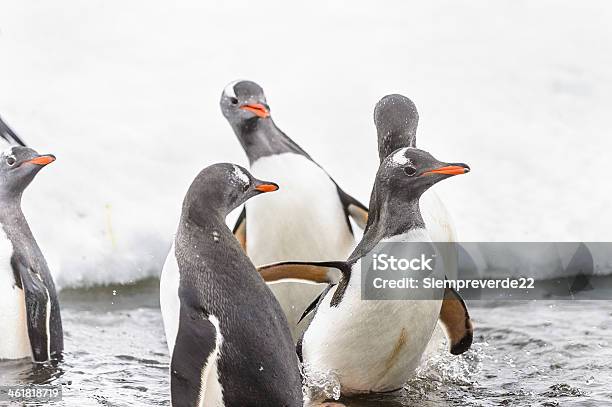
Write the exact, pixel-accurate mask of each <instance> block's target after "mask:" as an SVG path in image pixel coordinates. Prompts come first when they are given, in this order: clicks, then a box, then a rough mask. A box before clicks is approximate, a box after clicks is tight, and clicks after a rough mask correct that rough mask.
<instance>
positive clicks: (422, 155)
mask: <svg viewBox="0 0 612 407" xmlns="http://www.w3.org/2000/svg"><path fill="white" fill-rule="evenodd" d="M468 171H469V167H468V166H467V165H465V164H449V163H443V162H440V161H438V160H436V159H435V158H434V157H432V156H431V155H430V154H429V153H427V152H425V151H422V150H418V149H416V148H411V147H404V148H400V149H398V150H397V151H395V152H393V153H392V154H390V155H389V156H388V157H387V158H385V159H384V160H383V162H382V163H381V165H380V167H379V170H378V173H377V175H376V180H375V183H374V187H373V190H372V195H371V199H370V216H369V218H368V225H367V227H366V231H365V233H364V236H363V239H362V240H361V242H360V243H359V245H358V246H357V247H356V248H355V250H354V251H353V253H352V254H351V255H350V256H349V258H348V260H347V261H340V262H338V261H336V262H319V263H316V262H314V263H308V265H309V266H310V268H311V271H310V273H311V274H315V273H316V274H318V275H320V276H323V275H325V274H327V273H329V270H330V269H336V270H339V271H340V272H341V273H342V278H341V280H340V282H339V283H338V284H336V285H330V286H329V288H328V289H327V290H326V291H325V292H324V293H323V294H322V295H321V298H320V299H319V301H318V302H317V304H316V306H315V307H313V308H312V313H314V317H313V318H312V320H311V322H310V324H309V326H308V327H307V328H306V331H305V332H304V334H303V337H302V339H301V341H300V342H299V343H298V354H300V355H301V357H302V360H303V362H304V364H305V366H308V367H309V369H310V370H311V371H313V372H332V373H333V374H335V375H336V376H337V379H338V380H339V382H340V386H341V392H342V393H343V394H345V395H350V394H355V393H364V392H386V391H393V390H397V389H400V388H401V387H402V386H403V385H404V383H405V382H406V381H407V380H408V379H409V378H410V377H411V375H413V373H414V370H415V368H416V367H417V366H418V363H419V361H420V358H421V356H422V353H423V352H424V350H425V349H426V346H427V343H428V342H429V340H430V337H431V334H432V332H433V330H434V328H435V325H436V321H437V319H438V315H439V312H440V309H441V305H442V295H439V296H438V297H435V296H432V297H427V298H430V299H428V300H384V299H382V300H381V299H375V300H367V301H365V300H362V277H361V270H362V269H361V264H362V259H365V258H366V256H369V255H370V253H371V251H372V249H374V248H375V247H376V246H377V245H379V244H380V243H381V242H383V243H384V242H425V244H426V245H427V247H428V248H429V249H428V250H431V251H435V246H434V245H433V244H432V243H431V238H430V236H429V234H428V232H427V230H426V229H425V223H424V221H423V218H422V217H421V215H420V211H419V198H420V196H421V194H422V193H423V192H425V191H426V190H427V189H428V188H429V187H431V186H432V185H434V184H435V183H437V182H439V181H441V180H443V179H446V178H448V177H451V176H453V175H457V174H463V173H466V172H468ZM293 268H296V269H297V271H295V270H292V269H293ZM316 269H320V270H319V271H315V270H316ZM303 270H304V267H303V264H297V265H296V263H294V262H286V263H280V264H277V265H270V266H264V267H263V268H262V269H261V270H260V272H261V273H262V274H267V275H268V277H269V278H270V279H273V278H274V277H275V275H276V274H277V275H278V276H279V277H280V278H286V277H287V276H289V277H290V278H302V276H301V275H300V274H302V273H303ZM306 278H308V276H306ZM421 290H424V288H421ZM454 301H455V303H456V305H457V307H456V309H455V310H454V311H455V315H454V317H455V318H456V319H457V322H456V324H457V325H458V329H463V331H464V332H465V331H466V327H469V331H470V332H469V338H470V339H469V341H470V342H471V321H470V319H469V315H468V313H467V309H466V308H465V305H464V304H463V302H462V301H461V300H460V299H459V298H457V299H454ZM466 345H467V346H468V347H469V344H468V343H466V342H465V341H464V342H461V341H459V342H457V343H454V344H453V348H455V349H453V353H461V352H462V351H463V349H462V348H463V347H465V346H466Z"/></svg>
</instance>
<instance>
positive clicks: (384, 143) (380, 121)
mask: <svg viewBox="0 0 612 407" xmlns="http://www.w3.org/2000/svg"><path fill="white" fill-rule="evenodd" d="M374 124H375V125H376V132H377V134H378V157H379V159H380V162H382V161H383V160H384V159H385V158H386V157H387V156H389V154H391V153H392V152H393V151H395V150H397V149H398V148H401V147H416V130H417V126H418V124H419V113H418V111H417V108H416V106H415V104H414V103H413V102H412V100H410V99H408V98H407V97H405V96H402V95H398V94H393V95H387V96H385V97H383V98H382V99H380V101H378V103H377V104H376V107H375V108H374ZM420 209H421V215H422V216H423V220H424V221H425V225H426V227H427V232H428V233H429V236H431V239H432V240H433V241H434V242H456V241H457V234H456V232H455V227H454V225H453V221H452V218H451V216H450V214H449V213H448V211H447V210H446V207H445V206H444V204H443V203H442V201H441V200H440V198H439V197H438V195H437V194H436V192H435V191H433V190H428V191H426V192H425V193H424V194H423V196H422V197H421V201H420ZM438 249H439V250H440V255H441V256H443V257H444V263H445V266H446V269H447V275H448V277H452V278H456V277H457V275H456V272H457V251H456V250H454V245H451V244H448V245H440V246H439V247H438Z"/></svg>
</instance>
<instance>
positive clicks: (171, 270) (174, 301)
mask: <svg viewBox="0 0 612 407" xmlns="http://www.w3.org/2000/svg"><path fill="white" fill-rule="evenodd" d="M179 283H180V273H179V267H178V263H177V262H176V256H175V254H174V243H173V244H172V247H171V248H170V252H169V253H168V257H166V262H165V263H164V268H163V270H162V273H161V277H160V280H159V304H160V307H161V313H162V319H163V321H164V331H165V333H166V342H167V343H168V351H169V352H170V357H172V351H173V350H174V343H175V342H176V335H177V334H178V327H179V316H180V308H181V302H180V299H179V295H178V290H179Z"/></svg>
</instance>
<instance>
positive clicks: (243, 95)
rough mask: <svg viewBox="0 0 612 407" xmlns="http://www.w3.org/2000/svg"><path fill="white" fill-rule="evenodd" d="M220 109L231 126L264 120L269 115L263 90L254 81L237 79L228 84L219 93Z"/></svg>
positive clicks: (268, 107)
mask: <svg viewBox="0 0 612 407" xmlns="http://www.w3.org/2000/svg"><path fill="white" fill-rule="evenodd" d="M219 103H220V105H221V111H222V112H223V116H225V118H226V119H227V120H228V121H229V122H230V124H231V125H232V126H243V125H244V124H245V123H247V122H252V121H259V120H266V119H269V117H270V106H268V104H267V102H266V95H264V91H263V89H262V88H261V86H259V85H258V84H256V83H255V82H251V81H244V80H238V81H234V82H231V83H230V84H228V85H227V86H226V87H225V89H223V93H222V94H221V101H220V102H219Z"/></svg>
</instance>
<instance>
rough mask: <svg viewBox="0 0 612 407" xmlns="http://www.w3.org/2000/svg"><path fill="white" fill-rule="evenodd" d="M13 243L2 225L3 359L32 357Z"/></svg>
mask: <svg viewBox="0 0 612 407" xmlns="http://www.w3.org/2000/svg"><path fill="white" fill-rule="evenodd" d="M12 254H13V245H12V244H11V242H10V240H8V238H7V237H6V235H5V234H4V231H3V230H2V228H1V227H0V326H1V327H2V340H1V341H0V359H21V358H26V357H32V349H31V347H30V338H29V336H28V326H27V319H26V310H25V298H24V293H23V290H21V289H20V288H19V287H17V286H16V285H15V279H14V276H13V269H12V267H11V256H12Z"/></svg>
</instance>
